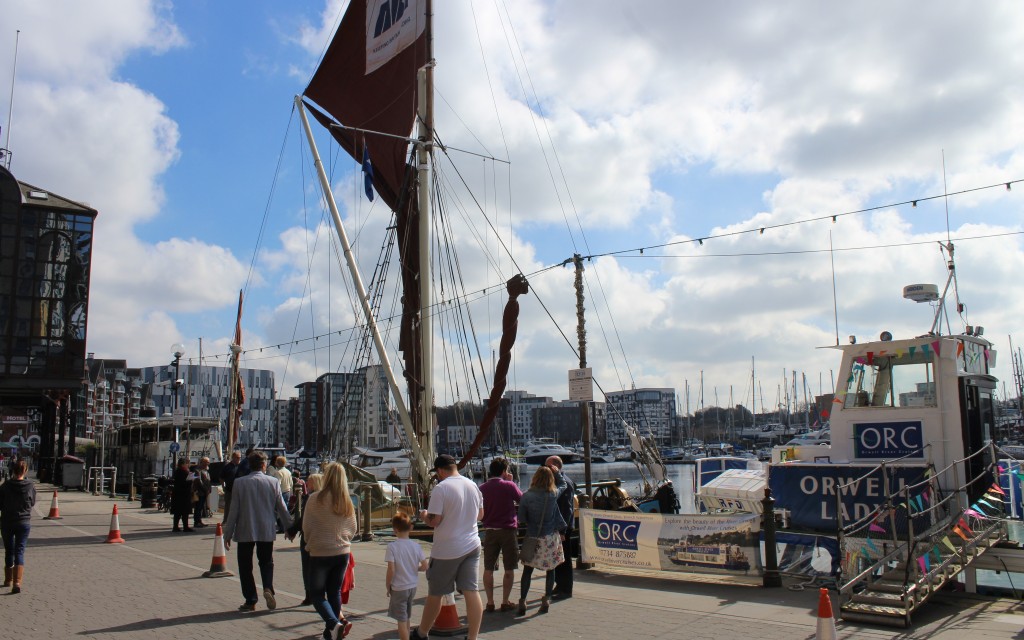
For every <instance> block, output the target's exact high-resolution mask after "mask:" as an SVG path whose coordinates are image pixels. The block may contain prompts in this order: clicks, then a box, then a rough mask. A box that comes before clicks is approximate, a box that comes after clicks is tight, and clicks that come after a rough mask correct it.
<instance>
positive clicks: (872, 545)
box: [864, 538, 878, 553]
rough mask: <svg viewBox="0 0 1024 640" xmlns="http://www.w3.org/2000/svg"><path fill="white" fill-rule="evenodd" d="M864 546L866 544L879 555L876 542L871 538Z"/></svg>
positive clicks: (865, 541)
mask: <svg viewBox="0 0 1024 640" xmlns="http://www.w3.org/2000/svg"><path fill="white" fill-rule="evenodd" d="M864 544H866V545H867V546H868V548H870V549H871V550H872V551H874V552H875V553H878V547H876V546H875V541H874V540H872V539H871V538H867V539H866V540H864Z"/></svg>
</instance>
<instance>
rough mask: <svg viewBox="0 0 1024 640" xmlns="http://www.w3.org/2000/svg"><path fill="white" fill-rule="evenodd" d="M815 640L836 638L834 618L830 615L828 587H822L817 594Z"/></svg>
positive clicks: (834, 639)
mask: <svg viewBox="0 0 1024 640" xmlns="http://www.w3.org/2000/svg"><path fill="white" fill-rule="evenodd" d="M814 638H815V640H836V619H835V618H834V617H832V601H831V600H829V599H828V589H826V588H824V587H822V588H821V591H820V592H819V595H818V630H817V633H816V634H815V636H814Z"/></svg>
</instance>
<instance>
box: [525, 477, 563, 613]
mask: <svg viewBox="0 0 1024 640" xmlns="http://www.w3.org/2000/svg"><path fill="white" fill-rule="evenodd" d="M519 526H525V527H526V539H525V540H524V541H523V547H524V551H525V548H526V545H527V544H535V551H534V552H533V554H532V556H531V555H530V554H528V553H525V552H524V551H520V559H521V560H522V561H523V576H522V578H521V582H520V584H519V606H518V607H516V614H517V615H520V616H524V615H526V595H527V594H528V593H529V592H530V580H531V578H532V577H533V570H534V569H539V570H540V571H544V572H545V576H544V597H543V598H541V601H540V609H538V610H537V613H547V612H548V603H549V602H550V600H551V591H552V589H554V586H555V572H554V571H552V569H554V568H555V567H557V566H558V565H560V564H562V561H563V560H565V554H564V552H563V550H562V538H563V534H562V533H561V532H563V531H565V527H566V523H565V519H564V518H563V517H562V514H561V512H559V510H558V489H557V487H556V485H555V475H554V474H553V473H552V472H551V469H549V468H547V467H539V468H538V469H537V471H536V473H534V474H533V479H531V480H530V488H529V489H528V490H527V491H526V493H524V494H523V498H522V500H520V501H519ZM531 539H533V542H532V543H528V541H530V540H531ZM527 556H529V557H527Z"/></svg>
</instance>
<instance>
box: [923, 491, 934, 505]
mask: <svg viewBox="0 0 1024 640" xmlns="http://www.w3.org/2000/svg"><path fill="white" fill-rule="evenodd" d="M931 493H932V490H931V489H925V490H924V491H922V492H921V497H922V498H924V501H925V502H927V503H928V504H931V503H932V498H931Z"/></svg>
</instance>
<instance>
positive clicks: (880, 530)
mask: <svg viewBox="0 0 1024 640" xmlns="http://www.w3.org/2000/svg"><path fill="white" fill-rule="evenodd" d="M868 531H873V532H875V533H885V529H883V528H882V527H880V526H878V525H877V524H875V523H874V522H872V523H871V524H870V525H868Z"/></svg>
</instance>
